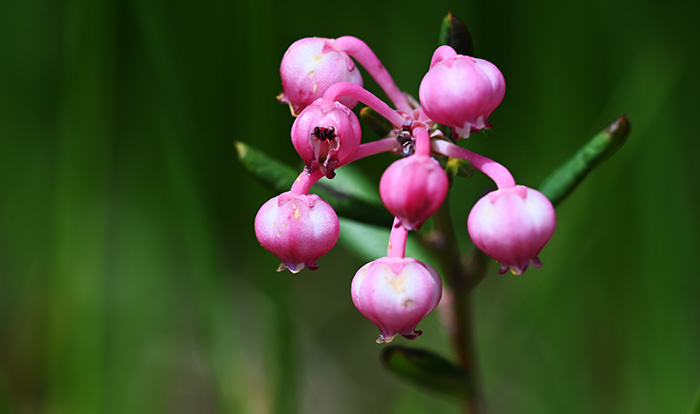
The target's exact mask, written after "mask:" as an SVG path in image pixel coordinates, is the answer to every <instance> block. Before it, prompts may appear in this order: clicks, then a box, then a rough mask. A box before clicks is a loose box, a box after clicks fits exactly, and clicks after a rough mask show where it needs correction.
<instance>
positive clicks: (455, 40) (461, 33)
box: [438, 12, 474, 56]
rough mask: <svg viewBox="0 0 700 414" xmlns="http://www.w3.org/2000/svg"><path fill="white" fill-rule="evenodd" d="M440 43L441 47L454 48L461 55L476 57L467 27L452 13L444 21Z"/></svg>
mask: <svg viewBox="0 0 700 414" xmlns="http://www.w3.org/2000/svg"><path fill="white" fill-rule="evenodd" d="M438 42H439V44H441V45H449V46H452V48H453V49H454V50H455V51H456V52H457V53H459V54H460V55H467V56H474V44H473V43H472V35H471V34H470V33H469V29H467V26H466V25H465V24H464V23H462V21H461V20H459V19H458V18H457V17H455V15H454V14H452V12H449V13H447V16H445V18H444V19H443V20H442V26H441V27H440V39H439V40H438Z"/></svg>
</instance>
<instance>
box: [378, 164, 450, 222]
mask: <svg viewBox="0 0 700 414" xmlns="http://www.w3.org/2000/svg"><path fill="white" fill-rule="evenodd" d="M447 188H448V180H447V175H446V174H445V171H444V170H443V169H442V167H441V166H440V164H439V163H438V162H437V161H436V160H434V159H433V158H431V157H429V156H425V155H418V154H416V155H412V156H409V157H406V158H402V159H400V160H398V161H395V162H394V163H393V164H391V165H390V166H389V168H387V169H386V171H384V174H383V175H382V179H381V181H380V182H379V194H380V196H381V198H382V202H384V205H385V206H386V208H387V209H388V210H389V211H390V212H391V214H393V215H394V216H396V217H398V219H399V220H400V222H401V225H402V226H404V228H406V230H417V229H419V228H420V226H421V225H423V223H424V222H425V221H426V220H427V219H428V218H429V217H430V216H432V215H433V213H435V211H437V209H438V208H439V207H440V205H441V204H442V202H443V200H445V196H446V195H447Z"/></svg>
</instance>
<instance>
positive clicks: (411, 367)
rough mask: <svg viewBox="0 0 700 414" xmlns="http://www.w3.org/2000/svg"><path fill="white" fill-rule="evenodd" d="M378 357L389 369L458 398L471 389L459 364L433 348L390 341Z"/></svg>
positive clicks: (411, 380)
mask: <svg viewBox="0 0 700 414" xmlns="http://www.w3.org/2000/svg"><path fill="white" fill-rule="evenodd" d="M381 358H382V361H383V362H384V364H385V365H386V367H387V368H388V369H389V371H391V372H393V373H394V374H396V375H398V376H400V377H402V378H403V379H405V380H407V381H409V382H411V383H413V384H416V385H419V386H421V387H424V388H428V389H430V390H433V391H437V392H441V393H444V394H448V395H452V396H455V397H458V398H460V399H464V398H465V394H466V393H469V392H470V391H469V390H471V389H472V384H471V381H470V378H469V375H468V374H467V373H466V372H465V371H464V370H463V369H462V368H460V367H459V366H457V365H456V364H454V363H452V362H450V361H448V360H447V359H445V358H443V357H441V356H440V355H437V354H435V353H433V352H430V351H427V350H423V349H411V348H404V347H402V346H396V345H394V346H388V347H386V348H384V349H383V350H382V353H381Z"/></svg>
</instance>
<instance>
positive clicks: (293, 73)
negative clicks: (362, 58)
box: [278, 37, 362, 115]
mask: <svg viewBox="0 0 700 414" xmlns="http://www.w3.org/2000/svg"><path fill="white" fill-rule="evenodd" d="M280 76H281V78H282V89H283V91H284V92H283V93H282V94H280V96H279V97H278V100H279V101H280V102H283V103H288V104H289V105H290V107H291V109H292V113H293V114H295V115H296V114H299V113H300V112H301V111H302V110H303V109H304V108H306V107H307V106H308V105H309V104H311V103H312V102H313V101H315V100H316V99H318V98H320V97H322V96H323V93H324V92H325V91H326V89H328V87H330V86H331V85H333V84H334V83H336V82H352V83H355V84H357V85H360V86H362V75H361V74H360V70H359V69H358V68H357V66H356V65H355V62H354V61H353V60H352V59H351V58H350V56H348V54H347V53H345V52H343V51H341V50H340V49H338V48H337V47H336V46H335V43H334V41H333V39H325V38H321V37H307V38H304V39H300V40H297V41H296V42H294V43H293V44H292V45H291V46H290V47H289V49H287V52H286V53H285V54H284V57H283V58H282V64H281V65H280ZM340 102H342V103H343V104H344V105H345V106H347V107H349V108H354V107H355V105H357V100H355V99H352V98H347V97H343V98H341V99H340Z"/></svg>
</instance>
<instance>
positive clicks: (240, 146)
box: [233, 141, 248, 159]
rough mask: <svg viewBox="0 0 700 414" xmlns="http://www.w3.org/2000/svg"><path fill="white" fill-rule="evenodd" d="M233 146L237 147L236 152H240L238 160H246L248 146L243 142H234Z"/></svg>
mask: <svg viewBox="0 0 700 414" xmlns="http://www.w3.org/2000/svg"><path fill="white" fill-rule="evenodd" d="M233 145H234V146H235V147H236V152H238V158H239V159H242V158H245V156H246V154H247V153H248V146H247V145H246V144H244V143H242V142H241V141H234V142H233Z"/></svg>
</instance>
